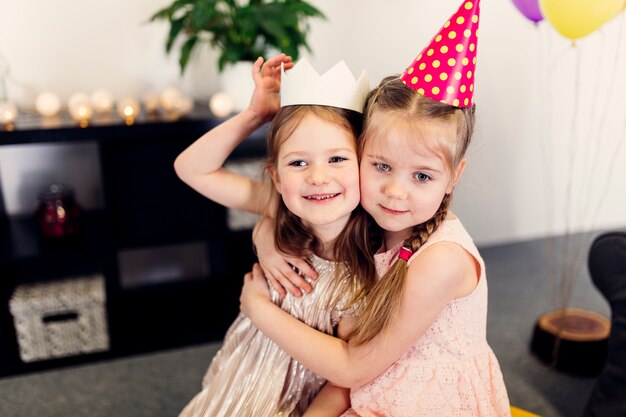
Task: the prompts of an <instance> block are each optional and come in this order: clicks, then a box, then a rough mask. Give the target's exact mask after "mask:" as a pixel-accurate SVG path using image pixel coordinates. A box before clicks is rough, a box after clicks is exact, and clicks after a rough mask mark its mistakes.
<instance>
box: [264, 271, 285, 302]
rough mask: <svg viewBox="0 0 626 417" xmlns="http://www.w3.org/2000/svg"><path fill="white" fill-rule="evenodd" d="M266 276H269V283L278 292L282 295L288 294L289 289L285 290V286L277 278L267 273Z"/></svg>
mask: <svg viewBox="0 0 626 417" xmlns="http://www.w3.org/2000/svg"><path fill="white" fill-rule="evenodd" d="M265 277H266V278H267V282H269V284H270V285H271V286H272V287H273V288H274V289H275V290H276V292H277V293H278V294H279V295H280V296H281V297H284V296H286V295H287V291H286V290H285V287H283V286H282V285H281V284H280V282H278V280H277V279H276V278H274V277H273V276H271V275H266V276H265Z"/></svg>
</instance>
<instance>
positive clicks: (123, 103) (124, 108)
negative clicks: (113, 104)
mask: <svg viewBox="0 0 626 417" xmlns="http://www.w3.org/2000/svg"><path fill="white" fill-rule="evenodd" d="M140 110H141V105H140V104H139V102H138V101H137V100H135V99H134V98H132V97H126V98H123V99H121V100H120V101H118V102H117V113H118V114H119V115H120V116H122V117H123V118H124V120H125V122H126V124H133V123H134V121H135V118H136V117H137V116H138V115H139V111H140Z"/></svg>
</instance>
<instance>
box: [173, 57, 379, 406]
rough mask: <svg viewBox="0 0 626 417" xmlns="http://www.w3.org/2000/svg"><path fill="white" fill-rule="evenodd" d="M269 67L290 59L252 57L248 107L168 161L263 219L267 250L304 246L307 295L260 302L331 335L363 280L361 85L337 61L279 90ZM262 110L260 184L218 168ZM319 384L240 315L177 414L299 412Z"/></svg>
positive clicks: (303, 70)
mask: <svg viewBox="0 0 626 417" xmlns="http://www.w3.org/2000/svg"><path fill="white" fill-rule="evenodd" d="M281 66H284V68H285V69H290V68H292V67H293V63H292V62H291V58H290V57H287V56H285V55H284V54H281V55H279V56H277V57H274V58H272V59H270V60H268V61H267V62H266V63H265V64H264V65H263V59H262V58H259V59H258V60H257V61H256V63H255V64H254V68H253V78H254V82H255V90H254V93H253V96H252V99H251V101H250V105H249V107H248V108H247V109H246V110H244V111H243V112H242V113H240V114H238V115H236V116H234V117H232V118H230V119H229V120H227V121H225V122H224V123H222V124H221V125H219V126H217V127H216V128H215V129H213V130H211V131H209V132H207V133H206V134H204V135H203V136H202V137H200V138H199V139H198V140H197V141H196V142H194V143H193V144H192V145H190V146H189V147H188V148H187V149H186V150H184V151H183V152H182V153H181V154H180V155H179V156H178V157H177V159H176V161H175V164H174V166H175V169H176V172H177V174H178V175H179V177H180V178H181V179H182V180H183V181H185V182H186V183H187V184H188V185H190V186H191V187H193V188H194V189H195V190H197V191H198V192H200V193H201V194H203V195H205V196H206V197H208V198H210V199H212V200H214V201H216V202H218V203H220V204H223V205H224V206H227V207H231V208H235V209H240V210H246V211H250V212H254V213H257V214H264V215H266V216H272V217H273V218H274V219H275V223H276V231H275V236H276V247H277V248H278V249H279V250H281V251H282V252H284V253H286V254H291V255H298V256H301V255H302V254H306V255H307V257H308V260H309V262H310V265H309V263H307V262H300V263H296V264H297V266H298V267H299V269H300V271H301V272H302V273H303V274H307V275H309V276H317V279H316V280H315V281H313V280H312V279H310V278H307V284H308V285H310V286H311V287H315V291H314V292H313V293H311V294H308V295H307V296H306V297H301V298H298V297H294V296H292V295H291V294H287V295H285V296H281V295H280V294H278V293H277V292H275V291H274V292H272V293H270V297H271V299H272V302H273V303H275V305H276V306H277V308H279V309H282V310H281V311H285V312H286V313H288V314H291V315H293V317H294V318H295V319H296V320H302V322H303V323H306V324H307V325H310V326H312V327H313V328H316V329H318V330H319V331H321V332H324V333H333V331H335V330H336V329H337V328H338V332H339V334H343V327H344V324H343V323H344V320H342V312H343V310H344V309H345V304H346V303H347V302H348V301H349V300H350V299H351V298H352V297H354V295H353V292H354V291H359V289H360V288H364V287H366V286H371V285H373V277H374V276H375V266H374V264H373V261H371V259H372V254H371V253H368V252H367V250H368V248H369V246H368V245H366V244H365V242H364V241H363V240H362V239H363V234H362V233H361V232H360V231H361V230H362V229H363V227H362V226H361V225H360V224H361V223H364V222H365V221H366V220H365V218H364V215H363V213H362V211H361V209H360V207H359V208H358V209H357V207H358V204H359V198H360V195H359V169H358V161H357V138H358V136H359V134H360V131H361V125H362V114H361V113H362V108H363V104H364V101H365V97H366V96H367V93H368V91H369V84H368V81H367V77H366V75H365V73H363V74H362V75H361V78H360V79H359V80H355V79H354V77H353V76H352V73H351V72H350V70H349V69H348V68H347V66H346V65H345V64H344V63H343V62H341V63H339V64H337V65H336V66H335V67H333V68H332V69H330V70H329V71H328V72H327V73H325V74H324V75H323V76H319V75H317V73H316V72H315V71H314V70H313V69H312V68H311V67H310V66H309V65H308V63H307V62H306V61H301V62H299V63H298V64H296V65H295V67H293V69H291V71H289V73H287V75H286V76H284V79H283V81H282V86H281V81H280V75H281ZM339 84H341V85H339ZM279 90H280V94H281V97H279ZM281 101H282V107H280V106H281ZM272 117H273V120H272V123H271V125H270V127H269V129H268V134H267V141H268V143H267V150H268V155H267V161H266V168H267V171H268V172H269V175H270V177H271V180H269V179H264V180H260V181H257V180H253V179H251V178H248V177H245V176H242V175H237V174H235V173H234V172H229V171H227V170H226V169H224V168H222V166H223V164H224V162H225V160H226V159H227V157H228V156H229V154H230V153H231V152H232V151H233V149H234V148H235V147H236V146H237V145H238V144H239V143H240V142H241V141H243V140H244V139H245V138H247V137H248V136H250V134H251V133H252V132H253V131H254V130H255V129H257V128H258V127H260V126H261V125H262V124H263V123H265V122H266V121H268V120H269V119H271V118H272ZM356 277H358V278H359V279H357V278H356ZM368 278H369V279H370V280H371V281H370V282H367V281H365V280H366V279H368ZM324 383H325V380H324V379H322V378H320V377H319V376H317V375H315V374H314V373H313V372H311V371H309V370H308V369H306V368H305V367H303V366H302V365H301V364H300V363H299V362H297V361H296V360H293V359H292V358H291V357H289V356H288V354H286V353H285V352H284V351H283V350H282V349H281V348H279V347H278V346H277V345H276V344H274V343H273V342H272V341H271V340H269V339H268V338H267V337H266V336H265V335H264V334H263V333H262V332H261V331H259V330H258V329H257V328H256V327H255V326H254V325H253V324H252V322H251V321H250V320H249V319H248V318H247V317H245V316H244V315H242V314H240V315H239V316H238V317H237V319H236V320H235V322H234V323H233V324H232V325H231V327H230V329H229V330H228V332H227V334H226V336H225V338H224V343H223V346H222V348H221V349H220V350H219V352H217V354H216V355H215V357H214V358H213V361H212V363H211V365H210V367H209V369H208V371H207V373H206V375H205V377H204V381H203V389H202V390H201V392H200V393H198V394H197V395H196V396H195V397H194V398H193V399H192V400H191V402H190V403H189V404H188V405H187V406H186V407H185V409H184V410H183V411H182V413H181V416H194V417H195V416H198V417H199V416H207V417H208V416H211V417H218V416H219V417H222V416H224V417H225V416H232V417H245V416H250V417H252V416H254V417H259V416H267V417H269V416H279V415H280V416H301V415H302V414H303V413H304V411H305V410H306V409H307V407H308V405H309V403H310V401H311V400H312V399H313V398H314V397H315V395H316V394H317V392H318V391H319V390H320V388H321V387H322V386H323V385H324Z"/></svg>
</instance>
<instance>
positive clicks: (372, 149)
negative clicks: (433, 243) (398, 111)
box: [360, 115, 465, 244]
mask: <svg viewBox="0 0 626 417" xmlns="http://www.w3.org/2000/svg"><path fill="white" fill-rule="evenodd" d="M379 117H380V116H379ZM382 117H385V116H384V115H382ZM372 123H376V120H373V121H372ZM384 125H386V126H385V127H384V129H382V130H380V131H381V132H384V133H382V134H380V135H375V136H374V137H370V138H366V142H365V144H364V148H363V151H362V156H361V166H360V178H361V205H362V206H363V208H364V209H365V210H366V211H367V212H368V213H369V214H370V215H371V216H372V217H373V218H374V220H375V221H376V223H377V224H378V225H379V226H380V227H381V228H382V229H384V231H385V240H386V241H387V244H389V241H390V239H391V240H393V244H395V243H397V242H399V241H400V240H403V239H405V238H408V237H409V236H410V235H411V231H412V228H413V226H416V225H418V224H421V223H424V222H425V221H427V220H429V219H430V218H431V217H433V216H434V215H435V213H436V212H437V209H438V208H439V206H440V204H441V201H442V200H443V198H444V196H445V194H447V193H450V192H452V189H453V187H454V185H455V184H456V182H457V181H458V179H459V177H460V174H461V172H462V171H463V168H464V166H465V161H463V162H462V163H461V164H459V167H458V168H457V169H456V170H455V172H454V174H453V173H452V172H451V170H450V168H449V166H448V164H447V162H446V159H445V158H444V155H443V151H442V150H439V149H437V148H439V146H437V145H436V144H437V143H438V142H440V141H438V140H437V139H434V140H433V138H432V137H427V136H428V135H442V134H444V135H447V134H451V135H454V134H455V132H454V131H453V130H451V129H437V128H435V127H433V128H431V127H430V126H427V125H426V126H424V125H422V126H421V127H420V129H419V130H415V129H413V128H412V126H410V125H407V124H403V123H402V122H401V121H399V122H398V121H396V123H384ZM453 137H454V136H453Z"/></svg>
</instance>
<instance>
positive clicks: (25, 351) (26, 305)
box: [9, 275, 109, 362]
mask: <svg viewBox="0 0 626 417" xmlns="http://www.w3.org/2000/svg"><path fill="white" fill-rule="evenodd" d="M105 304H106V295H105V290H104V279H103V277H102V276H101V275H94V276H89V277H76V278H68V279H64V280H61V281H54V282H46V283H37V284H28V285H19V286H18V287H17V288H16V289H15V292H14V293H13V295H12V296H11V299H10V301H9V309H10V310H11V314H12V315H13V322H14V323H15V330H16V333H17V342H18V346H19V353H20V357H21V358H22V360H23V361H24V362H33V361H38V360H43V359H51V358H60V357H64V356H74V355H80V354H84V353H92V352H100V351H105V350H108V349H109V335H108V330H107V322H106V314H105Z"/></svg>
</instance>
